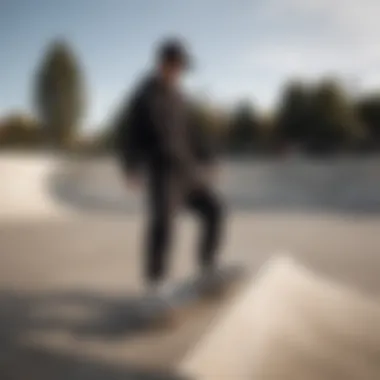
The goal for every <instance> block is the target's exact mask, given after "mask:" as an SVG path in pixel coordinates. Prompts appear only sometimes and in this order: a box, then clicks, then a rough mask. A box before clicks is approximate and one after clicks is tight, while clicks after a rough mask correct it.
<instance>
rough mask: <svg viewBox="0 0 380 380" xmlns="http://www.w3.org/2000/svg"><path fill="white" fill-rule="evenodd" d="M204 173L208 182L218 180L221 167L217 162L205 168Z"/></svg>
mask: <svg viewBox="0 0 380 380" xmlns="http://www.w3.org/2000/svg"><path fill="white" fill-rule="evenodd" d="M204 175H205V179H206V181H207V182H209V183H214V182H217V181H218V180H219V177H220V167H219V166H218V165H215V164H213V165H209V166H207V167H206V168H205V171H204Z"/></svg>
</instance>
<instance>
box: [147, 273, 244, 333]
mask: <svg viewBox="0 0 380 380" xmlns="http://www.w3.org/2000/svg"><path fill="white" fill-rule="evenodd" d="M244 278H245V271H244V268H243V267H240V266H226V267H223V268H221V269H220V270H219V271H217V272H215V273H214V274H213V275H212V277H211V278H209V279H208V280H207V282H206V283H205V282H204V281H203V280H202V281H201V280H200V279H195V280H194V279H188V280H186V281H184V282H182V283H180V284H178V285H177V286H175V287H173V289H174V290H173V292H172V293H171V294H169V295H168V296H167V299H166V300H163V302H162V303H161V304H160V305H159V306H158V307H157V308H156V310H154V309H153V310H152V312H151V313H150V314H149V316H148V317H147V320H146V324H147V326H148V325H150V326H151V327H165V326H166V327H169V328H173V327H175V325H176V323H177V322H181V323H182V322H183V321H184V319H187V318H190V317H192V316H195V314H196V313H197V312H201V311H202V309H204V308H205V307H210V306H215V307H217V306H218V305H220V304H221V303H222V302H223V301H224V300H226V299H227V298H228V297H231V296H232V295H233V294H234V293H235V292H236V291H237V288H238V287H239V285H241V284H242V281H243V279H244Z"/></svg>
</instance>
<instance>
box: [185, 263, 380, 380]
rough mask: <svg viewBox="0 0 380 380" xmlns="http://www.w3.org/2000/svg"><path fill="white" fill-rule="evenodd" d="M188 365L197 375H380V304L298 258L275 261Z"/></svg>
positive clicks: (244, 378)
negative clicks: (322, 276) (333, 280)
mask: <svg viewBox="0 0 380 380" xmlns="http://www.w3.org/2000/svg"><path fill="white" fill-rule="evenodd" d="M180 370H181V372H182V373H184V374H187V375H190V377H191V378H194V379H197V380H219V379H239V380H248V379H250V380H322V379H323V380H330V379H331V380H340V379H342V380H354V379H355V380H372V379H373V380H375V379H380V306H379V304H378V303H377V302H376V300H373V299H369V298H365V297H364V296H362V295H361V294H359V293H356V292H355V291H351V290H349V289H346V288H344V287H343V286H341V285H338V284H335V283H332V282H330V281H328V280H326V279H323V278H320V277H318V276H317V275H315V274H314V273H312V272H309V271H308V270H307V269H305V268H303V267H302V266H300V265H298V264H297V263H295V262H293V261H292V260H291V259H287V258H279V259H274V260H272V261H271V262H269V263H267V265H266V266H265V268H263V269H262V272H261V273H260V275H259V277H258V279H252V280H251V282H250V283H248V285H247V287H246V289H245V290H244V291H243V293H242V294H240V295H239V296H238V297H237V298H236V299H235V300H234V302H233V303H232V304H230V305H229V306H228V308H227V309H226V310H225V311H224V312H223V313H222V314H221V315H220V317H219V319H217V320H216V321H215V323H214V325H213V326H210V330H209V333H208V334H207V335H206V336H205V337H204V338H203V339H202V340H201V342H200V343H199V344H198V345H197V346H196V347H194V349H193V350H192V351H191V352H189V354H188V356H187V357H186V358H185V360H184V361H183V363H181V365H180Z"/></svg>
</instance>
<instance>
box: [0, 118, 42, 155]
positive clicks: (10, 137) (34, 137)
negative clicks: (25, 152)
mask: <svg viewBox="0 0 380 380" xmlns="http://www.w3.org/2000/svg"><path fill="white" fill-rule="evenodd" d="M41 142H42V133H41V128H40V125H39V124H38V123H37V121H36V120H34V119H32V118H30V117H28V116H25V115H23V114H21V113H14V114H11V115H9V116H7V117H6V118H4V119H3V120H1V122H0V147H2V148H36V147H39V146H40V144H41Z"/></svg>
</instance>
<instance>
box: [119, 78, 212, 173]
mask: <svg viewBox="0 0 380 380" xmlns="http://www.w3.org/2000/svg"><path fill="white" fill-rule="evenodd" d="M199 127H200V126H199V125H197V124H196V123H194V120H193V118H192V117H191V113H190V108H189V104H188V103H187V102H186V100H185V99H184V97H183V96H182V95H181V94H180V93H178V92H176V91H174V90H173V89H169V88H167V87H166V86H165V84H164V83H162V82H161V81H160V80H159V79H158V78H156V77H154V76H152V77H149V78H148V79H145V80H144V81H143V82H142V83H141V84H140V85H139V86H138V87H137V89H136V90H135V91H134V93H133V95H132V97H131V99H130V100H129V102H128V104H125V105H124V106H123V108H122V112H121V113H120V115H119V117H118V119H117V125H116V135H115V138H116V140H115V143H116V150H117V154H118V157H119V159H120V162H121V164H122V167H123V169H124V171H125V172H126V173H127V174H128V173H135V172H138V171H139V170H143V169H144V168H146V167H148V168H152V167H153V168H155V167H165V168H171V169H173V172H174V173H178V175H182V176H187V177H188V178H191V177H192V176H194V175H195V172H196V171H197V170H198V169H199V166H200V165H204V164H208V163H210V162H211V161H212V160H213V157H214V154H213V150H212V147H211V144H210V142H209V139H208V138H207V137H206V136H205V135H204V134H203V133H202V132H201V130H200V128H199Z"/></svg>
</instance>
